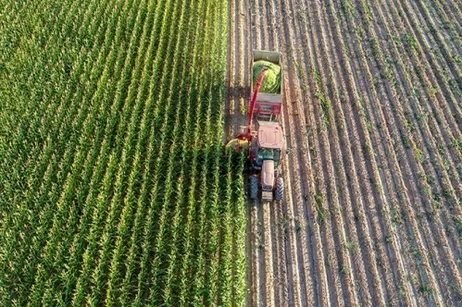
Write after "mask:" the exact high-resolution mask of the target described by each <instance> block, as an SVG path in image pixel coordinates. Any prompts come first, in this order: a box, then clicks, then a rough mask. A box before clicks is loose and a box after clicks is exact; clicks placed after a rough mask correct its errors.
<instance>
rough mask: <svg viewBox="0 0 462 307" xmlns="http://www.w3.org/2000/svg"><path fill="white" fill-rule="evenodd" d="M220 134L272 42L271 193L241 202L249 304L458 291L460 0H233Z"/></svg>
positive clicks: (234, 123) (402, 298)
mask: <svg viewBox="0 0 462 307" xmlns="http://www.w3.org/2000/svg"><path fill="white" fill-rule="evenodd" d="M229 10H230V11H229V16H230V21H229V22H230V23H229V25H230V38H229V55H228V57H229V61H228V62H229V74H228V77H229V104H228V105H227V106H226V108H227V111H228V116H227V118H226V121H227V122H226V123H227V127H228V131H227V135H228V136H229V137H231V136H232V135H235V134H236V133H237V132H238V131H239V129H240V126H243V125H245V123H246V121H247V119H246V116H245V115H244V114H243V112H242V110H244V109H247V108H248V102H249V99H250V97H249V95H250V90H249V86H250V80H249V76H250V74H249V68H250V55H251V50H252V49H264V50H276V51H280V52H282V54H283V61H284V69H285V76H284V82H285V88H284V95H285V99H284V109H283V119H282V123H283V125H284V128H285V133H286V141H287V148H288V155H287V159H286V161H285V163H284V166H283V173H284V179H285V184H286V191H287V192H286V195H285V198H284V200H283V201H282V202H280V203H279V202H273V203H263V204H261V203H258V202H257V203H252V202H249V206H248V218H249V223H248V230H247V236H248V246H247V254H248V282H249V290H250V292H249V297H248V305H249V306H328V305H338V306H372V305H374V306H400V305H401V306H428V305H430V306H455V305H458V304H461V302H462V279H461V270H462V244H461V243H462V242H461V236H462V208H461V201H460V199H461V197H462V163H461V162H462V103H461V102H462V78H461V76H462V36H461V34H460V33H462V31H461V30H462V3H461V2H460V1H430V0H419V1H411V2H408V1H405V2H402V1H399V0H390V1H387V2H376V1H372V0H361V1H359V0H351V1H333V0H327V1H308V0H256V1H249V0H245V1H237V0H235V1H231V3H230V8H229Z"/></svg>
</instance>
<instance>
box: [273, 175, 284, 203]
mask: <svg viewBox="0 0 462 307" xmlns="http://www.w3.org/2000/svg"><path fill="white" fill-rule="evenodd" d="M283 197H284V179H282V177H278V178H277V179H276V192H275V195H274V198H275V199H276V200H282V198H283Z"/></svg>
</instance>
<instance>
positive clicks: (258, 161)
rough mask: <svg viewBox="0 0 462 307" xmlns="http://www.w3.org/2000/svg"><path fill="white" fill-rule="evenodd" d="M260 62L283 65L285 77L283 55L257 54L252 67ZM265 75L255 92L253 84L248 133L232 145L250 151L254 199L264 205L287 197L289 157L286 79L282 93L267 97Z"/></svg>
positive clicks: (264, 70) (266, 52)
mask: <svg viewBox="0 0 462 307" xmlns="http://www.w3.org/2000/svg"><path fill="white" fill-rule="evenodd" d="M258 60H266V61H270V62H273V63H275V64H277V65H279V66H280V67H281V74H282V61H281V54H280V53H279V52H273V51H263V50H254V51H253V54H252V64H253V62H255V61H258ZM252 67H253V66H252ZM265 74H266V69H264V68H263V69H262V71H261V74H260V76H259V78H258V80H257V83H256V85H255V88H254V84H253V82H252V86H251V97H252V99H251V101H250V107H249V118H248V125H247V129H246V131H244V132H241V133H240V134H239V135H238V136H237V139H234V140H232V141H231V142H230V143H229V144H236V150H238V151H240V150H242V148H248V149H249V158H250V191H249V192H250V193H249V194H250V198H252V199H257V198H258V197H259V196H260V199H261V200H262V201H273V200H278V201H280V200H282V198H283V195H284V181H283V178H282V174H281V164H282V160H283V159H284V155H285V142H284V132H283V128H282V126H281V124H280V122H279V121H280V116H279V115H280V114H281V106H282V99H283V97H282V92H283V88H282V85H283V84H282V83H283V81H282V80H283V78H282V76H281V79H280V82H281V86H280V92H279V93H277V94H270V93H263V92H259V90H260V86H261V84H262V82H263V79H264V78H265ZM250 80H252V78H250ZM254 116H255V119H256V123H255V125H254V121H253V120H254Z"/></svg>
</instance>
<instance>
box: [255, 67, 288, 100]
mask: <svg viewBox="0 0 462 307" xmlns="http://www.w3.org/2000/svg"><path fill="white" fill-rule="evenodd" d="M263 68H266V69H267V70H266V73H265V77H264V78H263V81H262V83H261V86H260V92H261V93H270V94H279V93H280V92H281V81H282V72H281V67H280V66H279V65H277V64H274V63H272V62H269V61H264V60H260V61H256V62H254V63H253V70H252V76H253V87H254V88H255V86H256V85H257V81H258V78H259V77H260V74H261V71H262V70H263Z"/></svg>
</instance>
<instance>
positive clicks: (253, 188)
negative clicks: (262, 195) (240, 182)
mask: <svg viewBox="0 0 462 307" xmlns="http://www.w3.org/2000/svg"><path fill="white" fill-rule="evenodd" d="M257 197H258V177H257V176H256V175H252V176H250V198H252V199H257Z"/></svg>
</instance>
